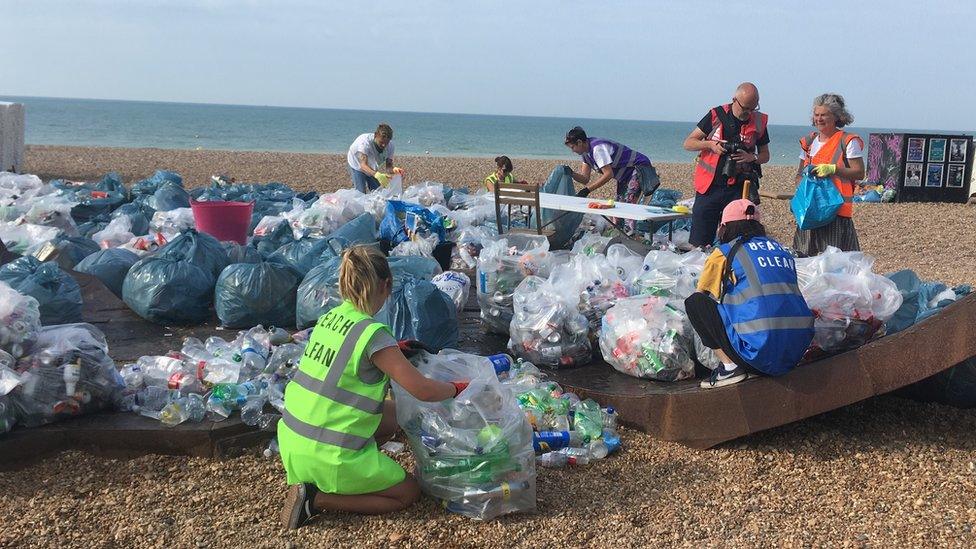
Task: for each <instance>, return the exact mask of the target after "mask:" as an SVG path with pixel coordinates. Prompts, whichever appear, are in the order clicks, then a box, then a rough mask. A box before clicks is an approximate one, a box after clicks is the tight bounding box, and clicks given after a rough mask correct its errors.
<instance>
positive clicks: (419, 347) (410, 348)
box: [397, 339, 437, 358]
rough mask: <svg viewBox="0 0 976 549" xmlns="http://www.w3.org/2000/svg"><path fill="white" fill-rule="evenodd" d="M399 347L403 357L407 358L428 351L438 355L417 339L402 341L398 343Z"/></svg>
mask: <svg viewBox="0 0 976 549" xmlns="http://www.w3.org/2000/svg"><path fill="white" fill-rule="evenodd" d="M397 347H399V348H400V352H401V353H403V356H405V357H407V358H410V357H412V356H415V355H417V353H419V352H421V351H427V352H428V353H430V354H432V355H436V354H437V351H435V350H433V349H431V348H430V347H428V346H427V345H425V344H424V343H423V342H421V341H417V340H416V339H401V340H400V341H397Z"/></svg>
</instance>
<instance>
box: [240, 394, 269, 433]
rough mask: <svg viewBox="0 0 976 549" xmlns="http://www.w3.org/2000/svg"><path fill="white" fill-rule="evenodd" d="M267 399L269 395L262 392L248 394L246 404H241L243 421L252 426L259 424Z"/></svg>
mask: <svg viewBox="0 0 976 549" xmlns="http://www.w3.org/2000/svg"><path fill="white" fill-rule="evenodd" d="M267 400H268V399H267V397H265V396H263V395H260V394H258V395H250V396H248V397H247V400H246V402H245V403H244V405H243V406H241V421H242V422H243V423H244V424H245V425H250V426H252V427H253V426H255V425H257V424H258V421H259V420H260V419H261V415H262V412H263V410H264V403H265V402H267Z"/></svg>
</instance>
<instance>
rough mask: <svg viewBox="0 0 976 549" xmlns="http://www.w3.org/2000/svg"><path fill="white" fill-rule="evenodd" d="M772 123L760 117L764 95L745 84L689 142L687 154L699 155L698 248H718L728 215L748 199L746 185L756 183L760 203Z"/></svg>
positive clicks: (694, 231) (754, 195)
mask: <svg viewBox="0 0 976 549" xmlns="http://www.w3.org/2000/svg"><path fill="white" fill-rule="evenodd" d="M767 121H768V117H767V116H766V115H765V114H763V113H761V112H759V90H758V89H757V88H756V86H755V84H752V83H751V82H743V83H742V84H739V87H738V88H736V90H735V96H734V97H733V98H732V102H731V103H729V104H726V105H720V106H718V107H715V108H713V109H712V110H710V111H709V112H708V114H706V115H705V116H704V117H702V119H701V121H700V122H698V126H697V127H696V128H695V129H694V130H692V132H691V133H690V134H689V135H688V138H687V139H685V143H684V147H685V150H686V151H694V152H697V153H698V158H697V160H696V162H695V206H694V208H693V209H692V223H691V238H690V239H689V242H690V243H691V244H692V245H693V246H698V247H706V246H708V245H710V244H712V242H713V241H714V240H715V232H716V231H717V230H718V224H719V221H720V220H721V219H722V210H724V209H725V206H727V205H728V204H729V203H730V202H732V201H733V200H737V199H739V198H742V188H743V186H744V184H745V181H746V180H749V181H751V182H752V184H751V186H750V189H751V192H750V193H749V194H750V196H749V198H750V200H752V201H753V202H754V203H756V204H758V203H759V178H760V177H762V169H761V168H760V166H761V165H762V164H765V163H766V162H769V132H768V131H767V129H766V127H767Z"/></svg>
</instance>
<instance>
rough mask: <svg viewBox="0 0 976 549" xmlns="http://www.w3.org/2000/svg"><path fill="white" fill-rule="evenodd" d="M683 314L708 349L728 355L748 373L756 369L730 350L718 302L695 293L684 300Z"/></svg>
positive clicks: (730, 344)
mask: <svg viewBox="0 0 976 549" xmlns="http://www.w3.org/2000/svg"><path fill="white" fill-rule="evenodd" d="M685 312H687V313H688V320H689V321H691V326H692V327H693V328H694V329H695V331H696V332H698V337H700V338H701V340H702V343H703V344H704V345H705V346H706V347H708V348H709V349H722V351H724V352H725V354H727V355H729V358H731V359H732V362H734V363H735V364H736V366H742V367H743V368H745V369H746V370H748V371H750V372H756V369H755V368H753V367H752V366H750V365H749V363H748V362H746V361H745V360H744V359H743V358H742V357H741V356H739V353H737V352H736V351H735V349H733V348H732V342H731V341H729V334H728V333H727V332H726V331H725V322H724V321H723V320H722V316H721V315H720V314H719V313H718V302H717V301H715V300H714V299H712V297H711V296H710V295H708V294H706V293H704V292H695V293H693V294H691V295H690V296H689V297H688V299H686V300H685Z"/></svg>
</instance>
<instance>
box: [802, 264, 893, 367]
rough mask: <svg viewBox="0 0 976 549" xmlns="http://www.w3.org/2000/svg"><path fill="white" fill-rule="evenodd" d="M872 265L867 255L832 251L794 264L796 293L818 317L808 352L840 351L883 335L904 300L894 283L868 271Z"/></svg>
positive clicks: (815, 320)
mask: <svg viewBox="0 0 976 549" xmlns="http://www.w3.org/2000/svg"><path fill="white" fill-rule="evenodd" d="M873 266H874V258H873V257H871V256H870V255H867V254H864V253H862V252H842V251H840V250H838V249H837V248H834V247H833V246H828V247H827V249H826V250H824V252H823V253H822V254H820V255H818V256H814V257H810V258H800V259H797V260H796V269H797V275H798V276H797V278H798V281H799V285H800V291H801V292H802V293H803V298H804V299H805V300H806V302H807V305H808V306H809V307H810V309H811V310H812V311H813V313H814V315H815V316H816V318H815V319H814V337H813V343H812V344H811V347H813V348H817V349H820V350H822V351H825V352H839V351H845V350H848V349H853V348H855V347H859V346H861V345H864V344H865V343H867V342H868V341H870V340H871V339H873V338H874V337H878V336H881V335H884V333H885V331H884V323H885V321H887V320H888V319H890V318H891V317H892V316H893V315H894V314H895V312H897V311H898V309H899V308H900V307H901V305H902V295H901V292H899V291H898V287H897V286H896V285H895V283H894V282H892V281H891V280H889V279H888V278H885V277H884V276H881V275H879V274H875V273H873V272H871V269H872V268H873Z"/></svg>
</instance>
